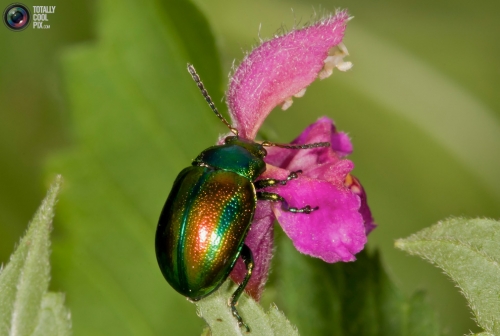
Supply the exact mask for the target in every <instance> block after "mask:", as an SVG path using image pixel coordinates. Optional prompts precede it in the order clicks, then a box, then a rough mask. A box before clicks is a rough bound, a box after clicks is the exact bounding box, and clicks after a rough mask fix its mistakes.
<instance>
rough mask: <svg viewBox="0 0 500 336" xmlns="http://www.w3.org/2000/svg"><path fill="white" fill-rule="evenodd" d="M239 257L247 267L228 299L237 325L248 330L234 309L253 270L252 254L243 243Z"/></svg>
mask: <svg viewBox="0 0 500 336" xmlns="http://www.w3.org/2000/svg"><path fill="white" fill-rule="evenodd" d="M240 257H241V259H243V261H244V262H245V267H246V268H247V274H246V275H245V278H244V279H243V282H242V283H241V284H240V285H239V286H238V288H236V291H235V292H234V293H233V295H232V296H231V299H230V300H229V306H230V307H231V312H232V313H233V316H234V317H235V318H236V319H237V320H238V325H239V326H240V327H241V326H243V327H245V328H246V330H247V332H250V328H249V327H248V325H247V324H246V323H245V322H243V319H242V318H241V316H240V314H239V313H238V310H236V304H237V303H238V299H239V298H240V296H241V293H243V290H244V289H245V287H246V285H247V283H248V281H249V280H250V277H251V276H252V270H253V254H252V251H251V250H250V248H249V247H248V246H246V245H245V244H244V245H243V247H242V248H241V252H240Z"/></svg>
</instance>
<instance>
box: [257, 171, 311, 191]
mask: <svg viewBox="0 0 500 336" xmlns="http://www.w3.org/2000/svg"><path fill="white" fill-rule="evenodd" d="M299 174H302V170H297V171H293V172H291V173H290V174H289V175H288V177H287V178H286V180H276V179H271V178H268V179H263V180H258V181H256V182H254V183H253V185H254V186H255V189H262V188H267V187H274V186H276V185H285V184H286V183H287V182H288V181H290V180H293V179H296V178H297V177H299Z"/></svg>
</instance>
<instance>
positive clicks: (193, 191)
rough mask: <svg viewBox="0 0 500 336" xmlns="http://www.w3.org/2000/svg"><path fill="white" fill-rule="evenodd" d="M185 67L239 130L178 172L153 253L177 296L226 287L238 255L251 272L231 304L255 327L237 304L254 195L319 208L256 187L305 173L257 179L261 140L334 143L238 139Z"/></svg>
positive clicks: (194, 296) (196, 296)
mask: <svg viewBox="0 0 500 336" xmlns="http://www.w3.org/2000/svg"><path fill="white" fill-rule="evenodd" d="M188 71H189V73H190V74H191V76H192V77H193V80H194V81H195V82H196V84H197V85H198V88H199V89H200V90H201V92H202V94H203V97H204V98H205V100H206V101H207V102H208V104H209V105H210V107H211V108H212V110H213V111H214V112H215V114H216V115H217V117H219V119H220V120H221V121H222V122H224V124H226V126H228V127H229V129H230V130H231V132H232V133H234V136H228V137H226V139H225V143H224V144H223V145H217V146H212V147H209V148H208V149H206V150H204V151H203V152H202V153H201V154H200V155H198V157H197V158H196V159H195V160H193V163H192V166H190V167H187V168H185V169H184V170H182V171H181V172H180V173H179V175H178V176H177V178H176V180H175V181H174V184H173V186H172V190H171V191H170V195H169V196H168V198H167V201H166V203H165V206H164V207H163V210H162V213H161V215H160V219H159V222H158V227H157V230H156V244H155V245H156V258H157V260H158V264H159V266H160V269H161V271H162V273H163V276H164V277H165V279H166V280H167V281H168V283H169V284H170V285H171V286H172V287H173V288H174V289H175V290H176V291H177V292H179V293H180V294H182V295H184V296H186V297H187V298H189V299H190V300H192V301H197V300H200V299H202V298H203V297H205V296H207V295H209V294H211V293H212V292H214V291H215V290H216V289H217V288H218V287H219V286H220V285H222V283H223V282H224V281H225V280H226V279H227V277H228V276H229V273H231V271H232V269H233V267H234V265H235V264H236V261H237V260H238V257H241V258H242V259H243V261H244V263H245V266H246V269H247V274H246V276H245V278H244V280H243V282H242V283H241V284H240V285H239V286H238V288H237V289H236V291H235V292H234V294H233V295H232V296H231V299H230V301H229V305H230V308H231V311H232V314H233V315H234V317H235V318H236V319H237V321H238V324H239V325H240V326H244V327H245V328H246V329H247V331H250V328H249V327H248V325H247V324H246V323H244V322H243V320H242V318H241V317H240V315H239V313H238V311H237V309H236V307H235V305H236V303H237V302H238V298H239V297H240V295H241V293H242V292H243V290H244V289H245V286H246V284H247V283H248V281H249V280H250V276H251V274H252V269H253V257H252V251H251V250H250V248H248V246H247V245H245V237H246V235H247V233H248V230H249V228H250V225H251V223H252V219H253V215H254V212H255V208H256V205H257V200H266V201H272V202H281V203H282V207H283V209H285V210H287V211H291V212H297V213H306V214H309V213H311V212H312V211H315V210H317V209H318V208H317V207H316V208H312V207H311V206H309V205H307V206H305V207H303V208H293V207H289V206H288V203H287V202H286V201H285V199H283V197H281V196H279V195H278V194H275V193H270V192H264V191H258V190H260V189H263V188H267V187H272V186H275V185H284V184H286V183H287V181H289V180H291V179H294V178H297V174H299V173H300V171H297V172H292V173H291V174H290V175H289V176H288V178H287V179H286V180H275V179H262V180H258V181H257V179H258V178H259V176H260V175H261V174H262V173H264V171H265V170H266V163H265V162H264V157H265V156H266V155H267V152H266V150H265V148H264V146H278V147H283V148H289V149H308V148H317V147H328V146H329V145H330V144H329V143H328V142H319V143H313V144H307V145H281V144H275V143H270V142H263V143H256V142H253V141H250V140H245V139H240V138H239V137H238V131H237V130H236V129H235V128H233V127H232V126H231V125H230V124H229V123H228V122H227V121H226V120H225V119H224V117H223V116H222V115H221V114H220V113H219V112H218V111H217V108H216V107H215V105H214V103H213V101H212V99H211V98H210V96H209V95H208V93H207V91H206V90H205V88H204V86H203V83H202V82H201V80H200V78H199V76H198V74H197V73H196V71H195V69H194V67H193V66H192V65H190V64H188Z"/></svg>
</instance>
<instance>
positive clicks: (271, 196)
mask: <svg viewBox="0 0 500 336" xmlns="http://www.w3.org/2000/svg"><path fill="white" fill-rule="evenodd" d="M257 199H259V200H263V201H271V202H281V208H282V209H283V210H285V211H290V212H294V213H305V214H310V213H311V212H313V211H316V210H318V209H319V207H314V208H312V207H311V206H310V205H306V206H305V207H303V208H294V207H291V206H289V205H288V202H287V201H286V200H285V199H284V198H283V197H281V196H280V195H278V194H275V193H270V192H266V191H257Z"/></svg>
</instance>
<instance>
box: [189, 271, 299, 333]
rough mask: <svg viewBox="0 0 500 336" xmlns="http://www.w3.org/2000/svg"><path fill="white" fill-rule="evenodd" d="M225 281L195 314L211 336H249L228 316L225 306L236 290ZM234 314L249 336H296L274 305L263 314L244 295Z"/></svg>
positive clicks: (201, 303)
mask: <svg viewBox="0 0 500 336" xmlns="http://www.w3.org/2000/svg"><path fill="white" fill-rule="evenodd" d="M231 284H232V282H231V281H226V283H225V284H224V285H222V286H221V288H220V289H219V290H217V292H215V293H214V294H212V295H210V296H208V297H207V298H206V299H203V300H202V301H200V302H199V303H198V304H197V306H198V314H199V315H200V317H203V319H205V321H206V322H207V323H208V325H209V326H210V331H211V334H212V335H214V336H215V335H217V336H219V335H220V336H233V335H249V333H247V332H246V330H245V328H243V327H242V328H240V327H239V326H238V323H237V322H236V319H235V318H234V317H233V315H232V314H231V310H230V309H229V307H228V305H227V302H228V298H229V297H231V295H232V293H234V291H235V289H236V286H235V285H231ZM238 311H239V312H240V314H241V316H242V317H243V319H244V321H245V323H247V324H248V325H249V327H250V334H254V335H259V336H260V335H262V336H298V335H299V333H298V331H297V329H296V328H295V327H294V326H292V325H291V324H290V321H288V320H287V319H286V317H285V316H284V315H283V313H281V312H280V311H279V310H278V308H277V307H276V305H271V307H270V308H269V311H268V312H267V313H265V312H264V310H263V309H262V307H261V306H260V305H259V304H258V303H256V302H255V301H254V300H252V299H251V298H249V297H248V296H247V295H245V294H244V295H242V296H241V298H240V300H239V301H238Z"/></svg>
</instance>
